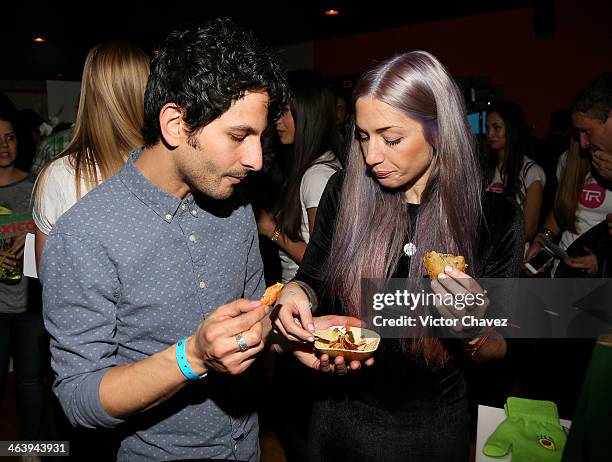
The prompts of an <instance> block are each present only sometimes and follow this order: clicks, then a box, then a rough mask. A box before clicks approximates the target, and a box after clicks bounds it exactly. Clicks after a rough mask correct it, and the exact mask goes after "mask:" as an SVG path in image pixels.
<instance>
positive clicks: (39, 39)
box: [32, 35, 46, 43]
mask: <svg viewBox="0 0 612 462" xmlns="http://www.w3.org/2000/svg"><path fill="white" fill-rule="evenodd" d="M32 41H33V42H36V43H45V42H46V40H45V38H44V37H41V36H40V35H38V36H36V37H35V38H34V39H33V40H32Z"/></svg>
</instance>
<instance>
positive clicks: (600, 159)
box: [593, 151, 612, 181]
mask: <svg viewBox="0 0 612 462" xmlns="http://www.w3.org/2000/svg"><path fill="white" fill-rule="evenodd" d="M593 165H594V166H595V169H596V170H597V171H598V172H599V174H600V175H601V176H602V177H603V178H604V179H605V180H607V181H612V153H609V152H604V151H595V152H594V153H593Z"/></svg>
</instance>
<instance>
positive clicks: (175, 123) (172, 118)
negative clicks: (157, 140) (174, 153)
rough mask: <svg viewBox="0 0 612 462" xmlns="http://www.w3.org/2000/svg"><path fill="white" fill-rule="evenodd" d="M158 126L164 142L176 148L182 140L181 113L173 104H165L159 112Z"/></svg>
mask: <svg viewBox="0 0 612 462" xmlns="http://www.w3.org/2000/svg"><path fill="white" fill-rule="evenodd" d="M159 126H160V128H161V134H162V138H163V139H164V141H165V142H166V143H167V144H168V145H169V146H171V147H173V148H176V147H177V146H179V145H180V144H181V140H182V138H183V111H181V108H179V107H178V106H177V105H176V104H174V103H166V104H164V106H163V107H162V108H161V111H159Z"/></svg>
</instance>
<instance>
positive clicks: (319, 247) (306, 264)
mask: <svg viewBox="0 0 612 462" xmlns="http://www.w3.org/2000/svg"><path fill="white" fill-rule="evenodd" d="M343 179H344V175H343V173H342V172H337V173H335V174H334V175H333V176H332V177H331V178H330V179H329V181H328V182H327V186H326V187H325V190H324V191H323V195H322V196H321V200H320V201H319V206H318V208H317V216H316V219H315V225H314V229H313V233H312V235H311V236H310V241H309V242H308V247H307V248H306V253H304V257H303V258H302V263H301V265H300V268H299V270H298V272H297V274H296V275H295V279H297V280H299V281H304V282H305V283H307V284H308V285H309V286H310V287H312V288H313V289H314V291H315V292H316V294H317V297H318V298H319V300H321V298H322V293H321V281H322V278H323V267H324V265H325V263H326V262H327V257H328V256H329V252H330V250H331V243H332V239H333V236H334V231H335V227H336V217H337V215H338V205H339V202H340V192H341V189H342V181H343ZM319 314H320V313H319Z"/></svg>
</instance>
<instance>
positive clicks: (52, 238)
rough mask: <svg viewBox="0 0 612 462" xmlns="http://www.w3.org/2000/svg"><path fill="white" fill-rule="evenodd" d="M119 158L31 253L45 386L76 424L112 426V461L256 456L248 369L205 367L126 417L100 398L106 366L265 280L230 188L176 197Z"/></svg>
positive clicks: (135, 357) (253, 234)
mask: <svg viewBox="0 0 612 462" xmlns="http://www.w3.org/2000/svg"><path fill="white" fill-rule="evenodd" d="M140 152H141V151H140V150H135V151H134V152H132V154H131V155H130V157H129V159H128V162H127V164H126V166H125V167H124V168H123V170H122V171H121V172H119V173H118V174H117V175H115V176H114V177H113V178H111V179H109V180H108V181H106V182H104V183H103V184H102V185H100V186H99V187H97V188H96V189H94V190H93V191H91V192H90V193H89V194H87V195H86V196H85V197H83V199H81V200H80V201H79V202H78V203H77V204H76V205H75V206H74V207H72V208H71V209H70V210H69V211H68V212H66V213H65V214H64V216H62V218H61V219H60V220H59V221H58V222H57V224H56V225H55V226H54V228H53V230H52V231H51V233H50V234H49V237H48V240H47V243H46V246H45V251H44V253H43V258H42V262H41V270H40V274H41V280H42V282H43V290H44V292H43V299H44V320H45V326H46V328H47V330H48V331H49V333H50V335H51V353H52V366H53V370H54V372H55V374H56V379H55V383H54V391H55V393H56V394H57V396H58V398H59V400H60V402H61V404H62V407H63V409H64V411H65V413H66V415H67V416H68V418H69V419H70V421H71V422H72V423H73V424H74V425H80V426H85V427H119V428H118V431H120V432H121V434H122V435H127V436H125V437H123V439H122V441H121V447H120V449H119V453H118V460H126V461H130V462H131V461H140V460H143V461H145V460H146V461H151V460H172V459H208V458H210V459H231V460H249V461H252V460H258V459H259V445H258V424H257V417H256V414H255V409H254V407H255V406H254V405H255V399H256V398H255V397H254V396H251V395H250V393H249V391H250V390H253V389H254V387H253V386H252V384H249V374H248V373H246V374H243V375H242V376H239V377H233V376H228V375H225V374H215V373H210V374H209V375H208V377H207V378H206V379H204V380H202V381H196V382H191V383H189V384H188V385H187V386H186V387H184V388H183V389H182V390H181V391H179V392H178V393H177V394H175V395H174V396H173V397H171V398H169V399H168V400H167V401H165V402H163V403H162V404H160V405H158V406H156V407H154V408H152V409H150V410H148V411H145V412H143V413H140V414H138V415H136V416H132V417H128V418H126V419H125V420H122V419H117V418H114V417H111V416H110V415H108V414H107V413H106V412H105V410H104V409H103V408H102V406H101V404H100V399H99V393H98V388H99V384H100V380H101V379H102V376H103V375H104V373H105V372H106V371H108V370H109V368H111V367H113V366H115V365H122V364H128V363H133V362H135V361H139V360H142V359H144V358H146V357H148V356H150V355H152V354H154V353H156V352H158V351H161V350H164V349H166V348H168V347H170V346H171V345H173V344H174V343H176V342H177V341H178V340H180V339H181V338H183V337H186V336H188V335H191V334H192V333H193V332H194V331H195V329H196V327H197V325H198V324H199V323H200V322H201V321H202V320H203V319H205V318H206V317H207V316H209V315H210V314H211V313H212V312H213V311H214V310H215V309H216V308H217V307H219V306H220V305H223V304H225V303H228V302H230V301H232V300H235V299H238V298H241V297H244V298H248V299H257V298H259V297H260V296H261V294H262V293H263V290H264V286H265V283H264V280H263V265H262V261H261V256H260V254H259V248H258V239H257V226H256V223H255V219H254V216H253V212H252V209H251V207H250V206H248V205H245V204H243V203H241V202H240V200H239V198H238V196H239V195H238V194H234V196H233V197H232V198H231V199H230V200H227V201H212V200H210V199H206V198H204V197H202V196H201V195H195V197H194V196H193V195H189V196H188V197H186V198H184V199H183V200H181V199H178V198H176V197H173V196H171V195H169V194H168V193H166V192H164V191H162V190H160V189H158V188H157V187H155V186H153V185H152V184H151V183H149V181H148V180H147V179H145V178H144V177H143V176H142V174H141V173H140V172H139V170H138V168H137V167H136V166H135V165H134V161H135V159H136V158H138V156H139V155H140Z"/></svg>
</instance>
